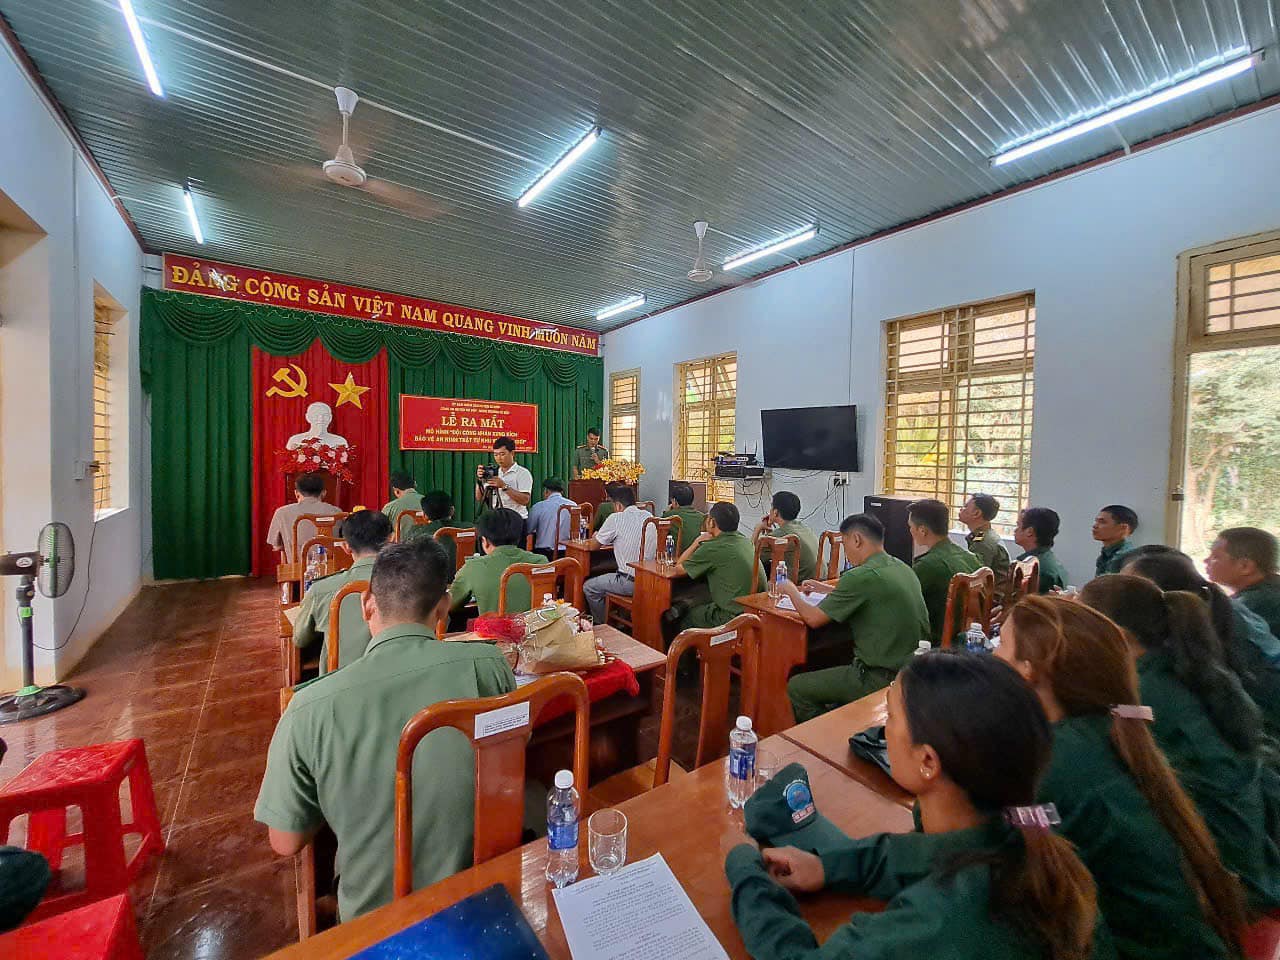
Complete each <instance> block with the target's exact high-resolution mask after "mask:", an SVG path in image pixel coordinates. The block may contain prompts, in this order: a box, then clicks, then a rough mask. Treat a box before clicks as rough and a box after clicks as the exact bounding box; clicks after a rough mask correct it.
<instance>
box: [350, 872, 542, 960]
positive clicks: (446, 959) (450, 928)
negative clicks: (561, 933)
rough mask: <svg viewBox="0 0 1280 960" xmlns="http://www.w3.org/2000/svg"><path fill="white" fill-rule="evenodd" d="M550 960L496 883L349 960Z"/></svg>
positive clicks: (504, 892) (504, 891)
mask: <svg viewBox="0 0 1280 960" xmlns="http://www.w3.org/2000/svg"><path fill="white" fill-rule="evenodd" d="M437 958H438V960H548V958H547V952H546V950H544V949H543V948H542V944H541V943H539V942H538V938H537V936H536V935H535V934H534V932H533V928H532V927H530V926H529V921H528V920H526V919H525V917H524V914H523V913H521V912H520V908H519V907H518V906H516V903H515V901H514V900H512V899H511V894H509V893H507V888H506V887H504V886H503V885H502V884H500V883H495V884H494V885H493V886H492V887H489V888H488V889H485V890H481V891H480V892H479V893H476V894H473V895H472V896H469V897H467V899H465V900H459V901H458V902H457V903H455V904H454V905H453V906H451V907H446V908H445V909H444V910H441V911H440V912H439V913H435V914H432V915H431V916H429V917H427V919H425V920H421V921H419V922H418V923H415V924H414V925H413V926H411V927H406V928H405V929H403V930H401V931H400V932H399V933H397V934H395V935H393V936H390V937H387V939H385V940H382V941H380V942H378V943H375V944H374V945H373V946H372V947H369V948H368V949H367V950H362V951H360V952H359V953H357V954H355V955H353V956H352V958H351V960H437Z"/></svg>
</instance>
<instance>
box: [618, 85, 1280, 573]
mask: <svg viewBox="0 0 1280 960" xmlns="http://www.w3.org/2000/svg"><path fill="white" fill-rule="evenodd" d="M1278 148H1280V108H1270V109H1268V110H1265V111H1259V112H1258V113H1255V114H1252V115H1250V116H1247V117H1243V118H1240V119H1238V120H1235V121H1232V122H1230V123H1225V124H1222V125H1219V126H1217V127H1213V128H1212V129H1209V130H1206V131H1204V132H1201V133H1198V134H1195V135H1192V136H1188V137H1184V138H1182V139H1180V140H1177V141H1175V142H1173V143H1169V144H1166V145H1163V146H1160V147H1155V148H1152V149H1150V150H1146V151H1142V152H1140V153H1138V154H1135V155H1133V156H1131V157H1126V158H1124V159H1121V160H1117V161H1115V162H1113V163H1110V164H1107V165H1105V166H1101V167H1097V168H1094V169H1092V170H1087V171H1084V172H1082V173H1079V174H1076V175H1073V176H1071V177H1068V178H1064V179H1062V180H1058V181H1055V182H1053V183H1049V184H1045V185H1044V186H1041V187H1037V188H1035V189H1032V190H1028V191H1025V192H1023V193H1020V194H1017V195H1014V196H1011V197H1006V198H1003V199H1000V200H995V201H992V202H990V203H987V204H984V205H982V206H980V207H978V208H976V209H973V210H968V211H965V212H963V213H958V214H955V215H954V216H950V217H947V218H945V219H942V220H938V221H935V222H932V223H929V224H925V225H923V226H920V227H917V228H914V229H912V230H908V231H904V232H902V233H900V234H896V235H894V236H891V237H886V238H884V239H881V240H876V241H872V242H869V243H866V244H863V245H861V246H859V247H857V248H855V249H854V250H851V251H846V252H844V253H842V254H839V255H837V256H832V257H828V258H826V259H824V260H819V261H816V262H814V263H811V264H807V265H805V266H803V267H799V268H796V269H793V270H789V271H786V272H783V273H780V274H777V275H775V276H774V277H771V278H769V279H767V280H764V281H761V282H759V283H757V284H754V285H752V286H750V287H746V288H739V289H737V290H733V291H729V292H726V293H724V294H722V295H719V296H716V297H712V298H709V299H707V300H702V301H699V302H698V303H694V304H690V305H688V306H686V307H681V308H679V309H677V310H672V311H670V312H667V313H664V314H660V315H658V316H656V317H653V318H649V319H646V320H642V321H640V322H639V323H635V324H632V325H631V326H629V327H625V328H623V329H621V330H618V331H616V332H614V333H611V334H608V335H606V337H605V338H604V350H605V370H606V375H607V374H608V373H609V372H611V371H614V370H623V369H628V368H631V367H639V368H641V371H642V374H641V387H642V392H643V403H642V406H641V410H642V415H641V427H640V455H641V459H642V461H643V462H644V463H645V465H646V467H648V468H649V469H650V477H651V478H652V479H651V481H650V484H649V485H648V486H646V487H645V490H646V495H647V496H654V495H655V494H660V493H661V488H662V485H664V484H665V482H666V477H667V472H668V471H669V470H670V457H671V423H670V421H671V379H672V364H674V363H676V362H679V361H681V360H685V359H689V358H693V357H699V356H704V355H707V354H711V353H717V352H721V351H729V350H736V351H737V352H738V360H739V364H740V367H739V373H738V388H739V395H738V425H739V428H738V429H739V437H740V438H742V439H751V438H755V437H758V434H759V429H760V427H759V424H760V417H759V411H760V410H761V409H762V408H768V407H777V406H808V405H818V404H827V403H835V402H853V403H856V404H858V406H859V413H860V416H861V419H862V422H861V423H860V428H861V437H862V440H863V470H862V472H861V473H860V474H857V475H854V477H853V478H852V483H851V485H850V487H849V501H848V502H849V505H850V508H851V509H855V508H859V507H860V506H861V503H862V497H863V495H864V494H868V493H876V492H880V491H878V490H877V489H876V486H877V484H878V482H879V476H880V464H879V462H878V458H879V447H880V434H881V431H882V427H883V424H882V417H883V394H884V388H883V369H882V362H883V361H882V355H883V323H884V321H886V320H891V319H894V318H896V317H901V316H908V315H911V314H916V313H922V312H925V311H929V310H936V309H939V308H942V307H948V306H952V305H956V304H961V303H965V302H970V301H974V300H984V299H989V298H993V297H997V296H1000V295H1002V294H1008V293H1017V292H1021V291H1024V290H1033V291H1035V295H1036V320H1037V330H1036V365H1035V371H1036V385H1035V391H1036V392H1035V424H1034V430H1033V434H1032V450H1031V499H1032V501H1033V502H1035V503H1036V504H1040V505H1044V506H1051V507H1053V508H1054V509H1056V510H1057V511H1058V512H1059V513H1060V514H1061V515H1062V521H1063V532H1062V534H1061V535H1060V537H1059V541H1058V547H1057V553H1058V554H1059V556H1060V557H1061V559H1062V560H1063V562H1064V563H1065V564H1066V565H1067V568H1068V570H1069V571H1070V573H1071V577H1072V580H1073V582H1083V581H1084V580H1086V579H1088V577H1090V576H1091V575H1092V572H1093V558H1094V556H1096V553H1097V547H1096V544H1094V543H1093V541H1092V540H1091V539H1090V537H1089V526H1090V521H1091V519H1092V517H1093V515H1094V512H1095V510H1096V509H1097V507H1098V506H1100V505H1102V504H1104V503H1109V502H1121V503H1127V504H1129V505H1131V506H1133V507H1134V509H1136V510H1137V511H1138V513H1139V514H1140V516H1141V517H1142V519H1143V523H1144V528H1143V530H1142V531H1141V532H1140V534H1139V539H1140V540H1144V541H1150V542H1156V541H1160V540H1162V539H1163V538H1164V514H1165V505H1166V486H1167V475H1168V464H1169V442H1170V430H1171V395H1172V367H1173V335H1174V325H1175V319H1176V318H1175V308H1176V297H1177V275H1176V274H1177V263H1176V258H1177V255H1178V254H1179V253H1181V252H1182V251H1185V250H1187V249H1190V248H1193V247H1197V246H1202V245H1205V244H1209V243H1213V242H1216V241H1219V240H1226V239H1230V238H1233V237H1239V236H1246V235H1248V234H1252V233H1258V232H1261V231H1264V230H1270V229H1275V228H1278V227H1280V189H1277V183H1276V169H1277V168H1276V155H1277V149H1278ZM766 371H768V372H772V373H773V374H774V378H773V382H776V383H777V384H778V386H777V387H776V388H774V387H772V386H771V384H770V383H769V382H767V381H766V379H765V377H766ZM820 479H827V478H820ZM827 482H828V483H829V479H827ZM818 483H819V481H811V482H810V484H809V486H808V488H806V489H802V488H800V487H799V486H798V485H794V484H791V483H784V482H783V478H780V477H775V479H774V481H773V488H774V489H775V490H777V489H782V488H784V486H785V487H791V488H793V489H796V490H797V492H798V493H800V495H801V497H802V499H804V500H805V501H806V504H807V503H808V502H809V501H811V500H812V498H813V497H814V496H815V495H817V494H818V493H819V491H818V489H816V488H815V485H816V484H818ZM739 501H740V506H742V505H743V504H742V502H741V501H742V498H741V495H740V496H739ZM806 509H807V507H806Z"/></svg>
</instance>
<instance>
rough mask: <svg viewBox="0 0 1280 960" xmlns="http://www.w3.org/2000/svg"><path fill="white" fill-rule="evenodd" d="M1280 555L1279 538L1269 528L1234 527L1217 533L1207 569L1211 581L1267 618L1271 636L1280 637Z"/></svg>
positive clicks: (1205, 564) (1207, 559) (1207, 561)
mask: <svg viewBox="0 0 1280 960" xmlns="http://www.w3.org/2000/svg"><path fill="white" fill-rule="evenodd" d="M1278 554H1280V548H1278V547H1277V544H1276V538H1275V536H1274V535H1272V534H1270V533H1268V532H1267V531H1266V530H1263V529H1261V528H1259V527H1231V528H1230V529H1228V530H1223V531H1222V532H1221V533H1220V534H1218V539H1217V540H1215V541H1214V542H1213V547H1212V548H1211V549H1210V550H1209V556H1208V557H1207V558H1206V559H1205V562H1204V568H1205V572H1206V573H1208V574H1209V579H1210V580H1212V581H1213V582H1214V583H1216V584H1218V585H1220V586H1223V587H1226V588H1227V589H1228V590H1230V591H1231V592H1232V593H1233V594H1234V595H1235V599H1236V600H1238V601H1239V602H1240V603H1241V604H1243V605H1244V606H1245V607H1247V608H1248V609H1249V610H1250V611H1251V612H1253V613H1256V614H1257V615H1258V616H1260V617H1261V618H1262V619H1263V620H1265V621H1266V622H1267V626H1268V627H1270V628H1271V635H1272V636H1274V637H1275V638H1276V639H1278V640H1280V576H1277V574H1276V568H1277V560H1278V556H1277V555H1278Z"/></svg>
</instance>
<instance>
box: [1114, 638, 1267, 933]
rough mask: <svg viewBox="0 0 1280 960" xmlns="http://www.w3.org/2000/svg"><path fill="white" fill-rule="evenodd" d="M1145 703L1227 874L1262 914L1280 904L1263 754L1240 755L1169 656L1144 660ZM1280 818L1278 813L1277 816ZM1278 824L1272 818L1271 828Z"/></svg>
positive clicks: (1140, 670)
mask: <svg viewBox="0 0 1280 960" xmlns="http://www.w3.org/2000/svg"><path fill="white" fill-rule="evenodd" d="M1138 680H1139V683H1140V684H1141V686H1142V702H1143V703H1144V704H1146V705H1147V706H1149V707H1151V710H1152V712H1153V713H1154V714H1155V721H1154V722H1153V723H1152V726H1151V732H1152V734H1153V735H1154V736H1155V738H1156V743H1158V744H1159V745H1160V749H1161V750H1163V751H1164V754H1165V756H1166V757H1168V758H1169V763H1170V764H1172V765H1173V769H1174V771H1175V772H1176V773H1177V774H1178V780H1179V782H1180V783H1181V784H1182V789H1184V790H1185V791H1186V792H1187V794H1188V796H1190V797H1191V799H1192V800H1194V801H1195V804H1196V807H1197V808H1198V809H1199V811H1200V815H1201V816H1202V817H1204V820H1205V823H1206V824H1207V825H1208V827H1209V832H1210V833H1212V834H1213V839H1214V841H1215V842H1216V843H1217V844H1218V853H1219V854H1220V855H1221V856H1222V862H1223V864H1224V865H1225V866H1226V868H1227V869H1228V870H1230V871H1231V872H1232V873H1234V874H1236V875H1238V876H1239V877H1240V879H1241V880H1242V881H1243V882H1244V885H1245V890H1246V892H1247V893H1248V895H1249V903H1250V905H1251V906H1253V907H1254V908H1255V909H1257V910H1259V911H1267V910H1271V909H1273V908H1274V907H1276V906H1278V905H1280V849H1278V848H1277V846H1276V839H1275V838H1274V837H1271V836H1269V835H1268V817H1267V808H1266V801H1267V798H1266V797H1265V795H1264V793H1263V786H1262V764H1261V762H1260V761H1259V759H1258V757H1257V756H1248V755H1245V754H1241V753H1239V752H1237V751H1236V750H1235V749H1234V748H1233V747H1232V746H1231V745H1230V744H1228V743H1227V742H1226V741H1225V740H1224V739H1223V738H1222V735H1221V734H1220V733H1219V732H1218V729H1217V727H1215V726H1214V723H1213V720H1212V719H1211V718H1210V716H1209V713H1208V711H1207V710H1206V709H1205V707H1204V704H1203V703H1201V701H1200V699H1199V698H1198V697H1197V696H1196V695H1195V694H1194V693H1192V691H1191V690H1189V689H1188V688H1187V687H1186V686H1185V685H1184V684H1183V682H1182V681H1181V680H1179V679H1178V677H1177V675H1176V674H1175V673H1174V671H1173V660H1172V658H1171V657H1170V655H1169V654H1168V653H1167V652H1165V651H1164V650H1150V651H1148V652H1147V653H1144V654H1143V655H1142V656H1141V657H1139V658H1138ZM1272 815H1273V817H1280V808H1277V809H1275V810H1273V811H1272ZM1277 822H1280V819H1273V820H1272V821H1271V823H1272V824H1274V823H1277Z"/></svg>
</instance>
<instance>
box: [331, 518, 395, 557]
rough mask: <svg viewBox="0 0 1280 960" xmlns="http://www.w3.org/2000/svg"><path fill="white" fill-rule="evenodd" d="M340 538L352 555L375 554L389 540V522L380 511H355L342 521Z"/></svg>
mask: <svg viewBox="0 0 1280 960" xmlns="http://www.w3.org/2000/svg"><path fill="white" fill-rule="evenodd" d="M342 538H343V539H344V540H346V541H347V546H348V547H350V548H351V552H352V553H371V552H376V551H378V550H381V549H382V548H383V547H384V546H386V544H387V541H388V540H390V539H391V521H390V520H389V519H387V517H386V515H385V514H383V512H382V511H381V510H357V511H356V512H355V513H353V514H351V516H349V517H347V519H345V520H343V521H342Z"/></svg>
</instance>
